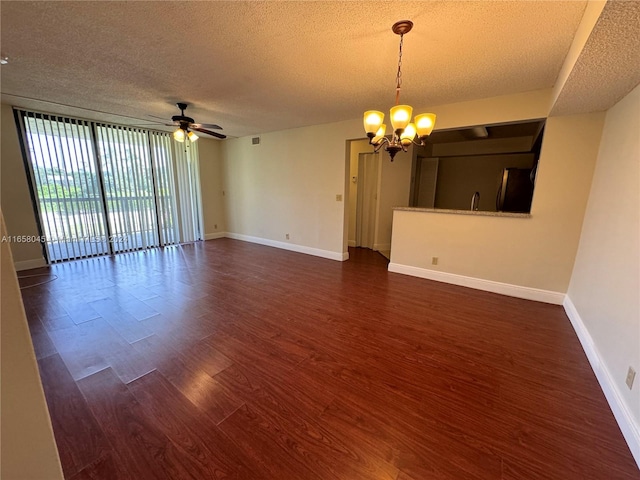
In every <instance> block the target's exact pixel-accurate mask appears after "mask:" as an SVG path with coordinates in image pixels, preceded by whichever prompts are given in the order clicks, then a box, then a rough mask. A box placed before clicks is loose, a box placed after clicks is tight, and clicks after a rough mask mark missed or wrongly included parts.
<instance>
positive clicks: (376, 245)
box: [373, 243, 391, 252]
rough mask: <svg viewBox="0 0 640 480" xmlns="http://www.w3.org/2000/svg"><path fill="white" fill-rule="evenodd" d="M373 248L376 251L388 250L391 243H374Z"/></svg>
mask: <svg viewBox="0 0 640 480" xmlns="http://www.w3.org/2000/svg"><path fill="white" fill-rule="evenodd" d="M373 249H374V250H375V251H377V252H380V251H382V252H388V251H390V250H391V244H390V243H374V244H373Z"/></svg>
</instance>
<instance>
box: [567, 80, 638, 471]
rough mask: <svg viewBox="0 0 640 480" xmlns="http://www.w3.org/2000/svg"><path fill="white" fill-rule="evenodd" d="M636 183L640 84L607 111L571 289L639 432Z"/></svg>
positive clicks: (575, 304)
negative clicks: (630, 374) (630, 381)
mask: <svg viewBox="0 0 640 480" xmlns="http://www.w3.org/2000/svg"><path fill="white" fill-rule="evenodd" d="M639 184H640V86H638V87H636V88H635V89H634V90H633V91H632V92H631V93H630V94H629V95H627V96H626V97H625V98H623V99H622V100H621V101H620V102H619V103H618V104H616V105H615V106H614V107H612V108H611V109H610V110H609V111H608V112H607V115H606V121H605V125H604V130H603V133H602V141H601V144H600V152H599V155H598V161H597V164H596V169H595V173H594V177H593V184H592V187H591V195H590V197H589V203H588V206H587V210H586V214H585V218H584V225H583V228H582V235H581V237H580V247H579V249H578V253H577V256H576V261H575V266H574V269H573V275H572V276H571V283H570V285H569V291H568V297H569V301H570V302H572V304H573V306H574V308H575V310H576V311H577V313H578V315H579V317H580V319H581V322H582V323H583V326H584V329H586V333H587V335H588V336H589V337H590V339H591V341H592V342H593V349H594V352H595V353H596V354H597V356H598V357H599V359H598V360H599V361H600V362H602V365H603V367H604V374H605V377H608V379H609V380H610V381H611V382H612V386H613V389H614V392H615V394H616V395H617V396H618V397H619V398H620V399H621V400H622V402H623V404H624V408H626V410H627V411H628V412H629V414H630V416H631V418H632V421H633V422H634V423H635V428H636V435H637V434H638V431H640V185H639ZM629 366H633V367H634V369H635V370H636V372H638V376H637V377H636V380H635V385H634V386H633V390H629V389H628V388H627V386H626V385H625V377H626V374H627V368H628V367H629ZM596 373H597V372H596ZM600 380H601V383H602V379H601V378H600ZM638 440H640V438H636V442H638ZM638 447H640V444H638V443H636V448H637V451H636V452H634V453H635V454H636V460H637V461H638V462H639V463H640V448H638Z"/></svg>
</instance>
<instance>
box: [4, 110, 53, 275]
mask: <svg viewBox="0 0 640 480" xmlns="http://www.w3.org/2000/svg"><path fill="white" fill-rule="evenodd" d="M1 114H2V116H1V117H0V121H1V122H2V123H1V124H0V134H1V137H0V144H1V147H0V148H1V150H0V202H1V203H0V205H2V210H3V212H4V216H5V223H6V225H7V231H8V232H9V235H30V236H37V235H38V227H37V225H36V217H35V214H34V211H33V206H32V203H31V197H30V195H29V184H28V183H27V175H26V172H25V168H24V163H23V160H22V153H21V152H20V143H19V141H18V133H17V129H16V124H15V121H14V119H13V109H12V108H11V106H9V105H5V104H2V112H1ZM11 251H12V253H13V258H14V260H15V261H16V262H17V264H18V266H20V262H27V263H29V262H34V261H35V262H38V261H40V262H42V264H44V258H43V256H42V248H41V247H40V244H38V243H13V244H12V245H11ZM36 266H39V265H36V264H32V265H30V268H33V267H36Z"/></svg>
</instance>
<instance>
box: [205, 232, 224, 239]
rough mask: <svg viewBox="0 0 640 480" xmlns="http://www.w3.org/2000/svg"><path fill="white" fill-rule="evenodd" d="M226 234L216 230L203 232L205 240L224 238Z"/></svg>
mask: <svg viewBox="0 0 640 480" xmlns="http://www.w3.org/2000/svg"><path fill="white" fill-rule="evenodd" d="M226 236H227V233H226V232H216V233H205V234H204V239H205V240H215V239H216V238H224V237H226Z"/></svg>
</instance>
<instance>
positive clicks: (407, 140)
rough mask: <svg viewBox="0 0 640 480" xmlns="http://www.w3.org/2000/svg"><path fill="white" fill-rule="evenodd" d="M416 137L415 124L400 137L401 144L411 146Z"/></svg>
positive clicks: (408, 126) (408, 127) (411, 124)
mask: <svg viewBox="0 0 640 480" xmlns="http://www.w3.org/2000/svg"><path fill="white" fill-rule="evenodd" d="M415 136H416V126H415V125H414V124H413V123H410V124H409V125H407V127H406V128H405V129H404V131H403V132H402V134H401V135H400V143H402V145H405V146H408V145H411V143H412V142H413V139H414V138H415Z"/></svg>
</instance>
